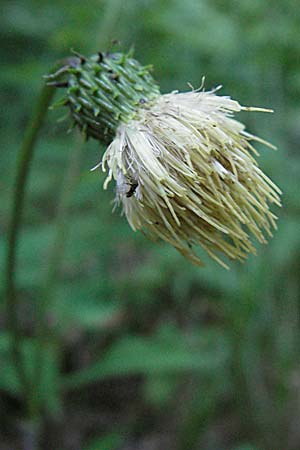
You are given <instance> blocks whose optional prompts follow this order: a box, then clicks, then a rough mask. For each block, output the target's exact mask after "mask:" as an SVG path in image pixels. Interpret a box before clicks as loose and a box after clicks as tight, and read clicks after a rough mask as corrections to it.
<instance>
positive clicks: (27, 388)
mask: <svg viewBox="0 0 300 450" xmlns="http://www.w3.org/2000/svg"><path fill="white" fill-rule="evenodd" d="M54 91H55V89H54V88H53V87H52V86H44V87H43V88H42V90H41V93H40V96H39V99H38V102H37V105H36V109H35V111H34V113H33V116H32V119H31V121H30V123H29V125H28V127H27V130H26V133H25V138H24V141H23V145H22V148H21V151H20V154H19V159H18V165H17V174H16V180H15V185H14V190H13V202H12V212H11V219H10V224H9V229H8V246H7V256H6V273H5V294H6V311H7V327H8V331H9V333H10V336H11V354H12V358H13V363H14V366H15V370H16V373H17V377H18V379H19V383H20V390H21V392H22V393H23V395H24V397H25V399H27V407H28V410H30V409H31V407H30V404H31V401H30V399H31V397H32V395H31V392H32V385H31V381H30V379H29V375H28V374H27V373H26V370H25V367H24V361H23V356H22V348H21V347H22V331H21V326H20V323H19V320H18V307H19V301H18V295H17V292H16V282H15V273H16V251H17V241H18V237H19V231H20V223H21V219H22V213H23V207H24V198H25V188H26V183H27V180H28V175H29V170H30V164H31V161H32V158H33V154H34V149H35V143H36V140H37V136H38V133H39V130H40V129H41V126H42V124H43V121H44V118H45V116H46V114H47V110H48V107H49V104H50V102H51V99H52V97H53V94H54ZM28 412H29V414H31V413H30V411H28Z"/></svg>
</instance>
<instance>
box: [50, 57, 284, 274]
mask: <svg viewBox="0 0 300 450" xmlns="http://www.w3.org/2000/svg"><path fill="white" fill-rule="evenodd" d="M66 74H67V80H68V81H67V82H68V90H67V96H66V98H65V100H64V102H65V103H67V104H68V105H69V106H70V109H71V113H72V116H73V118H74V120H75V122H76V123H77V124H78V125H79V126H80V127H81V128H82V129H84V130H85V132H86V134H87V135H91V136H93V137H96V138H97V139H100V140H102V141H105V142H108V141H109V140H111V142H110V144H109V146H108V148H107V150H106V152H105V153H104V155H103V158H102V161H101V162H100V163H99V165H98V166H101V167H102V170H104V171H107V178H106V180H105V183H104V188H106V187H107V186H108V184H109V183H110V181H112V180H114V182H115V184H116V198H115V203H116V205H121V207H122V210H123V212H124V214H125V215H126V217H127V220H128V222H129V224H130V226H131V228H132V229H133V230H142V231H143V232H145V233H146V234H147V235H148V236H149V237H152V238H160V239H163V240H164V241H167V242H169V243H170V244H171V245H173V246H174V247H175V248H176V249H177V250H179V251H180V253H182V254H183V255H184V256H185V257H187V258H188V259H189V260H191V261H192V262H193V263H195V264H198V265H202V261H201V259H200V258H199V256H198V254H197V252H196V250H195V249H197V246H200V247H202V249H204V250H205V251H206V252H207V253H208V254H209V255H210V256H211V257H212V258H213V259H215V260H216V261H218V262H219V263H220V264H221V265H223V266H225V267H226V264H225V263H224V262H223V260H222V259H221V255H222V254H223V255H226V256H227V257H229V258H230V259H238V260H240V261H243V260H244V259H245V258H246V257H247V255H248V254H249V253H255V247H254V245H253V243H252V241H251V236H253V237H254V238H256V239H257V240H258V241H259V242H261V243H265V242H266V237H267V236H272V229H273V228H276V223H275V220H276V217H275V215H274V214H273V213H272V212H271V211H270V209H269V205H270V204H271V203H275V204H277V205H280V197H279V196H280V190H279V189H278V188H277V186H276V185H275V184H274V183H273V182H272V181H271V180H270V179H269V178H268V177H267V176H266V175H265V174H264V173H263V172H262V170H261V169H260V168H259V167H258V165H257V162H256V160H255V158H254V156H257V152H256V150H255V148H254V147H253V142H260V143H262V144H265V145H267V146H269V147H272V146H271V145H270V144H268V143H267V142H265V141H264V140H262V139H260V138H258V137H256V136H253V135H251V134H249V133H248V132H246V131H245V128H244V125H243V124H241V123H240V122H238V121H236V120H235V119H234V118H233V115H234V114H235V113H238V112H240V111H242V110H244V111H257V110H258V111H268V110H264V109H260V108H248V107H243V106H241V105H240V104H239V103H238V102H236V101H234V100H232V99H230V98H229V97H224V96H219V95H217V90H218V89H215V90H212V91H208V92H205V91H204V90H197V91H194V90H192V91H191V92H187V93H178V92H172V93H170V94H166V95H160V94H159V89H158V87H157V85H156V84H155V82H154V81H153V79H152V77H151V75H150V73H149V71H148V69H147V68H143V67H141V66H140V65H139V63H137V62H136V61H134V60H132V59H131V58H130V57H128V56H126V55H125V56H124V55H120V54H117V55H113V56H112V55H108V56H106V57H103V56H102V58H101V60H99V59H96V58H95V57H94V58H92V59H90V60H85V61H84V64H82V62H77V63H76V65H74V64H73V66H72V67H67V68H65V70H64V76H66ZM59 75H61V74H59ZM55 77H56V79H57V75H55V76H54V78H55ZM100 102H101V103H100ZM102 103H103V104H102ZM104 104H106V106H104ZM96 105H97V106H96ZM108 105H109V107H108ZM98 166H96V167H98Z"/></svg>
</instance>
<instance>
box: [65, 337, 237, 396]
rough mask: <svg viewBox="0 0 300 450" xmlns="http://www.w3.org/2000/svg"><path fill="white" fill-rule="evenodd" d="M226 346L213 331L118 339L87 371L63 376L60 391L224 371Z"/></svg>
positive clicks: (226, 357) (226, 343) (228, 349)
mask: <svg viewBox="0 0 300 450" xmlns="http://www.w3.org/2000/svg"><path fill="white" fill-rule="evenodd" d="M229 353H230V348H229V343H228V341H227V340H226V339H225V337H224V336H223V335H222V333H219V332H218V331H217V330H211V331H210V330H202V331H201V333H192V334H190V335H189V334H183V333H181V332H180V331H179V330H177V329H175V330H169V329H167V330H166V329H163V330H159V332H158V333H157V334H156V335H154V336H151V337H141V336H136V335H131V336H125V337H122V338H121V339H120V340H119V341H117V342H115V343H114V344H113V345H112V346H111V348H110V349H109V351H108V352H107V353H106V354H105V355H104V356H103V357H100V358H99V360H98V361H96V362H95V363H94V364H92V365H91V366H90V367H88V368H87V369H84V370H82V371H79V372H78V373H75V374H71V375H66V376H65V377H64V380H63V382H62V385H63V387H64V388H78V387H80V386H81V385H84V384H88V383H92V382H95V381H97V380H99V379H103V378H105V377H114V376H122V375H133V374H143V375H151V374H161V373H178V372H179V373H180V372H187V371H202V372H206V373H207V372H211V371H214V370H218V369H220V368H221V367H224V365H225V363H226V361H227V359H228V357H229Z"/></svg>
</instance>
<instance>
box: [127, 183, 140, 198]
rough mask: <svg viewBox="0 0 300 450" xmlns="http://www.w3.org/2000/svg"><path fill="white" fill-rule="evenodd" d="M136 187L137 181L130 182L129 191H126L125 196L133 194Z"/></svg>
mask: <svg viewBox="0 0 300 450" xmlns="http://www.w3.org/2000/svg"><path fill="white" fill-rule="evenodd" d="M137 187H138V183H137V182H136V181H133V182H132V183H130V188H129V191H128V192H126V197H128V198H129V197H132V196H133V194H134V193H135V191H136V188H137Z"/></svg>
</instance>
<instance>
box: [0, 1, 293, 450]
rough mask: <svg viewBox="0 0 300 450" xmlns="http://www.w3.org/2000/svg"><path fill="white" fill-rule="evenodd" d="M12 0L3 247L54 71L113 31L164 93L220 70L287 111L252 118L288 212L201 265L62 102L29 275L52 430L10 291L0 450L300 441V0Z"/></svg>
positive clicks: (255, 100) (34, 337)
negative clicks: (115, 207)
mask: <svg viewBox="0 0 300 450" xmlns="http://www.w3.org/2000/svg"><path fill="white" fill-rule="evenodd" d="M1 6H2V15H1V18H0V23H1V28H0V35H1V50H0V52H1V63H2V65H1V71H0V80H1V90H2V94H1V102H2V108H1V112H0V114H1V131H0V136H1V140H2V145H1V148H2V150H1V164H0V185H1V190H0V196H1V198H0V204H1V217H0V227H1V247H0V253H1V261H3V259H4V256H5V251H6V242H5V235H6V232H7V229H8V226H9V217H10V211H11V198H12V186H13V180H14V176H15V171H16V160H17V155H18V150H19V148H20V145H21V142H22V137H23V135H24V130H25V127H26V124H27V123H28V121H29V120H30V117H31V114H32V111H33V109H34V105H35V102H36V100H37V98H38V94H39V91H40V89H41V86H42V84H43V79H42V76H43V75H44V74H45V73H47V72H48V71H49V70H50V68H51V67H52V66H53V64H54V63H55V61H56V60H57V59H59V58H62V57H65V56H68V55H69V54H70V49H71V48H73V49H76V50H77V51H79V52H81V53H83V54H85V53H87V54H90V53H94V52H97V51H99V50H106V49H109V48H111V46H112V44H111V42H112V40H118V41H120V45H119V47H118V46H117V48H120V49H121V50H127V49H128V48H129V47H130V46H134V47H135V57H136V58H137V59H138V60H140V61H141V63H143V64H149V63H150V64H153V65H154V68H155V71H154V76H155V78H156V79H157V80H158V81H159V83H160V85H161V88H162V92H168V91H172V90H175V89H180V90H188V89H189V87H188V85H187V83H191V85H193V86H194V87H198V86H199V85H200V83H201V78H202V76H203V75H205V77H206V82H205V84H206V88H207V89H209V88H211V87H214V86H217V85H219V84H222V85H223V89H222V91H221V94H224V95H230V96H232V97H233V98H234V99H237V100H239V101H240V103H242V104H244V105H252V106H262V107H268V108H272V109H274V110H275V114H274V115H269V114H259V113H252V114H241V115H240V116H239V119H240V120H242V121H244V122H245V123H246V124H247V127H248V129H249V130H250V131H251V132H252V133H254V134H258V135H259V136H262V137H264V138H265V139H267V140H269V141H271V142H272V143H273V144H274V145H276V146H277V147H278V149H279V150H278V151H277V152H273V151H272V150H269V149H266V148H259V150H260V151H261V157H260V165H261V167H262V168H263V169H264V170H265V171H266V172H267V173H268V175H269V176H270V177H271V178H272V179H273V180H274V181H276V183H277V184H278V185H279V186H280V187H281V189H282V190H283V208H282V209H281V210H279V209H278V208H277V209H274V212H275V214H277V215H278V216H279V221H278V231H277V232H276V233H275V236H274V238H273V239H272V241H271V242H270V243H269V245H268V246H267V247H263V246H260V247H258V255H257V256H256V257H254V256H250V257H249V260H248V261H247V262H246V263H245V264H244V265H239V264H238V263H230V266H231V270H230V271H226V270H224V269H222V268H221V267H219V266H218V265H217V264H216V263H215V262H213V261H211V260H207V259H206V267H205V268H203V269H199V268H197V267H194V266H192V265H191V264H190V263H189V262H186V261H185V260H184V259H183V257H182V256H180V255H179V254H178V253H177V252H176V251H175V250H174V249H172V248H170V247H169V246H167V245H165V244H153V243H151V242H148V241H147V240H146V238H144V236H143V235H142V234H138V233H133V232H132V231H131V229H130V228H129V226H128V224H127V222H126V220H125V218H124V217H123V218H122V217H120V216H119V214H118V212H115V213H114V214H112V213H111V209H112V205H111V201H112V199H113V196H114V192H113V189H111V190H110V191H103V190H102V183H103V180H104V178H103V176H102V174H101V173H100V171H96V172H90V171H89V169H90V168H91V167H93V166H94V165H95V164H96V163H97V162H98V161H99V159H100V157H101V154H102V152H103V149H102V148H101V147H100V146H99V144H98V143H97V142H92V141H89V142H88V143H84V144H83V143H82V141H81V139H80V138H79V136H78V135H77V133H76V132H75V131H74V130H73V131H72V132H71V133H69V134H68V133H67V130H68V127H69V122H68V121H66V120H65V121H61V120H58V119H61V118H62V116H63V115H64V111H63V110H51V111H50V112H49V114H48V116H47V120H46V123H45V126H44V127H43V130H42V132H41V133H40V139H39V142H38V146H37V151H36V155H35V159H34V161H33V164H32V167H31V173H30V182H29V186H28V192H27V196H26V207H25V213H24V217H23V225H22V232H21V236H20V242H19V246H18V266H17V273H16V277H17V287H18V298H19V301H20V308H19V324H20V326H21V329H22V336H23V338H22V352H23V356H24V358H25V360H26V370H27V373H28V374H29V376H30V377H31V376H32V377H33V376H34V374H35V370H36V369H37V371H38V372H39V378H37V379H38V381H39V382H38V384H37V386H36V390H35V391H34V392H33V394H32V395H35V396H36V399H38V402H39V405H40V414H39V422H38V423H39V425H38V426H39V438H38V439H37V438H33V437H32V436H31V435H32V434H34V433H32V429H33V428H32V427H34V425H33V423H35V422H36V417H28V411H27V409H26V404H25V401H24V397H23V396H22V395H21V389H20V384H19V381H18V378H17V376H16V373H15V371H14V367H13V364H12V355H11V352H10V347H9V336H8V331H7V329H6V328H5V326H4V317H5V302H4V300H3V301H2V300H1V304H0V307H1V309H0V326H1V327H2V328H1V331H0V419H1V420H0V449H1V450H14V449H18V450H19V449H23V448H24V449H25V450H33V449H35V448H41V449H43V450H44V449H45V450H48V449H55V450H281V449H285V450H299V448H300V427H299V423H300V370H299V343H300V340H299V337H300V323H299V319H300V316H299V300H300V298H299V282H300V281H299V275H300V270H299V262H300V223H299V215H300V202H299V175H300V155H299V141H300V126H299V118H300V100H299V98H300V96H299V91H300V3H299V2H296V1H294V0H273V1H272V0H269V1H259V0H240V1H236V0H234V1H230V2H229V1H224V0H199V1H196V0H184V1H182V0H164V1H159V0H140V1H137V0H128V1H126V2H123V1H121V0H111V1H101V0H87V1H85V2H80V1H78V2H74V1H70V0H59V1H58V0H52V1H50V0H27V1H14V0H2V2H1ZM57 98H59V95H58V97H57ZM0 290H1V291H0V293H3V290H4V286H3V274H1V285H0ZM37 311H42V315H41V314H39V313H38V312H37ZM40 316H41V317H40ZM37 324H38V325H37ZM37 356H38V357H37ZM28 427H29V428H28ZM30 427H31V428H30ZM28 429H29V431H28ZM26 430H27V431H26ZM37 441H39V442H37Z"/></svg>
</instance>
